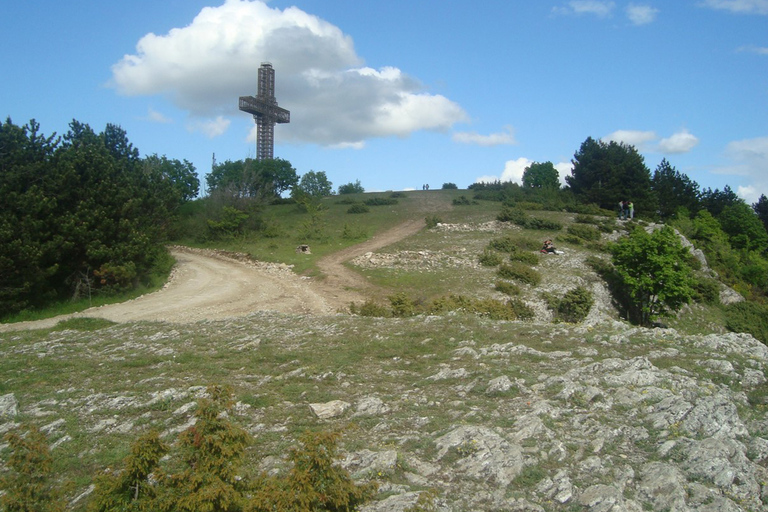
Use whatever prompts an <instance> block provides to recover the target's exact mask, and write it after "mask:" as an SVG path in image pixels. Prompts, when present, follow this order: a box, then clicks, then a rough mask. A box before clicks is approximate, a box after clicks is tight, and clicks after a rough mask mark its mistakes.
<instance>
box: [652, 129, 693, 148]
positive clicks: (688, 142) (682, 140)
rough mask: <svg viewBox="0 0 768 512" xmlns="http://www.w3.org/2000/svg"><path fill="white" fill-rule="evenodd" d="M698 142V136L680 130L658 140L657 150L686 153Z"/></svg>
mask: <svg viewBox="0 0 768 512" xmlns="http://www.w3.org/2000/svg"><path fill="white" fill-rule="evenodd" d="M698 143H699V138H698V137H696V136H695V135H693V134H691V133H689V132H688V130H681V131H679V132H677V133H674V134H672V135H671V136H669V137H667V138H665V139H661V140H660V141H659V151H661V152H662V153H667V154H675V153H687V152H688V151H690V150H691V149H693V148H694V147H695V146H696V145H697V144H698Z"/></svg>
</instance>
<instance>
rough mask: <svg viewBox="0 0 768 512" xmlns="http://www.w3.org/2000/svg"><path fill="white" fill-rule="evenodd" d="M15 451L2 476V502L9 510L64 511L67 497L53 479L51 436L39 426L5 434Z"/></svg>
mask: <svg viewBox="0 0 768 512" xmlns="http://www.w3.org/2000/svg"><path fill="white" fill-rule="evenodd" d="M3 440H4V441H5V442H6V443H8V446H9V447H10V450H11V455H10V457H9V458H8V461H7V466H8V469H9V471H7V472H4V473H3V475H2V477H0V490H2V491H3V492H4V494H3V495H2V496H0V506H2V510H3V511H5V512H63V511H64V510H65V508H66V506H65V502H64V499H63V497H62V496H61V495H60V493H59V492H58V491H57V490H56V487H55V485H53V483H52V479H53V477H54V473H53V459H52V457H51V452H50V450H49V448H48V440H47V439H46V438H45V435H44V434H43V433H42V432H40V431H39V430H38V429H37V428H36V427H33V426H24V427H21V428H19V429H17V430H13V431H11V432H8V433H7V434H5V436H4V438H3Z"/></svg>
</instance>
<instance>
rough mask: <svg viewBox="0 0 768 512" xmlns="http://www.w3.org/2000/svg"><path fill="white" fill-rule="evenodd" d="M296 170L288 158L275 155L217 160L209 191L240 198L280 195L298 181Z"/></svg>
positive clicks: (211, 174) (211, 173)
mask: <svg viewBox="0 0 768 512" xmlns="http://www.w3.org/2000/svg"><path fill="white" fill-rule="evenodd" d="M298 180H299V178H298V176H297V174H296V169H294V168H293V166H292V165H291V163H290V162H289V161H288V160H284V159H282V158H274V159H267V160H256V159H253V158H246V159H245V160H235V161H232V160H226V161H224V162H221V163H218V162H214V164H213V168H212V169H211V172H210V173H209V174H207V175H206V177H205V181H206V184H207V185H208V192H209V193H210V194H212V195H213V194H223V195H226V196H229V197H232V198H237V199H243V198H247V199H263V198H270V197H275V196H279V195H280V194H282V193H283V192H285V191H286V190H288V189H290V188H292V187H294V186H295V185H296V184H297V183H298Z"/></svg>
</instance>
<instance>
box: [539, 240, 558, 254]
mask: <svg viewBox="0 0 768 512" xmlns="http://www.w3.org/2000/svg"><path fill="white" fill-rule="evenodd" d="M540 252H542V253H544V254H563V251H558V250H557V249H555V244H553V243H552V240H544V246H543V247H542V248H541V251H540Z"/></svg>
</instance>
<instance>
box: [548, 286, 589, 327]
mask: <svg viewBox="0 0 768 512" xmlns="http://www.w3.org/2000/svg"><path fill="white" fill-rule="evenodd" d="M594 303H595V299H594V296H593V295H592V292H591V291H589V290H588V289H586V288H584V287H583V286H577V287H576V288H574V289H573V290H569V291H567V292H566V293H565V295H563V296H562V297H561V298H560V299H559V300H557V301H556V305H555V306H554V307H553V309H554V310H555V318H556V319H557V320H561V321H563V322H569V323H573V324H577V323H579V322H581V321H582V320H584V319H585V318H586V317H587V315H588V314H589V310H590V309H592V305H593V304H594Z"/></svg>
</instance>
